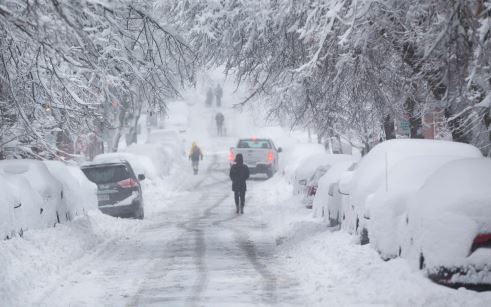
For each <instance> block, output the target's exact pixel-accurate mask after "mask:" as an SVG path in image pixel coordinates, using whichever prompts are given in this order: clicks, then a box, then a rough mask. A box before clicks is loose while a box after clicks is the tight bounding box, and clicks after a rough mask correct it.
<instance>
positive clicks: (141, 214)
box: [138, 207, 145, 220]
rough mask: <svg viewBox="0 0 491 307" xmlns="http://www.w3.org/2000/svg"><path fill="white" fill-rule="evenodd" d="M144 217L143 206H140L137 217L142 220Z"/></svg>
mask: <svg viewBox="0 0 491 307" xmlns="http://www.w3.org/2000/svg"><path fill="white" fill-rule="evenodd" d="M144 218H145V212H144V210H143V207H141V208H140V214H139V215H138V219H140V220H143V219H144Z"/></svg>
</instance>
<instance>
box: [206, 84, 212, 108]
mask: <svg viewBox="0 0 491 307" xmlns="http://www.w3.org/2000/svg"><path fill="white" fill-rule="evenodd" d="M212 104H213V89H212V88H211V87H209V88H208V92H206V100H205V105H206V106H207V107H211V105H212Z"/></svg>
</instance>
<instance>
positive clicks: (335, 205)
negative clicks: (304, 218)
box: [313, 159, 355, 219]
mask: <svg viewBox="0 0 491 307" xmlns="http://www.w3.org/2000/svg"><path fill="white" fill-rule="evenodd" d="M354 163H355V162H354V159H353V160H347V161H342V162H339V163H335V164H333V165H332V166H331V167H330V168H329V170H328V171H327V172H326V174H324V176H322V177H321V178H320V179H319V183H318V187H317V192H316V194H315V197H314V203H313V211H314V217H323V216H324V217H327V219H329V215H331V216H333V217H335V216H338V213H339V210H340V208H341V203H340V200H339V199H336V200H334V199H333V201H331V198H332V197H333V196H335V195H334V193H336V195H337V194H339V193H338V191H337V190H338V189H337V185H336V188H335V189H334V188H333V187H331V185H332V184H335V183H337V182H338V181H339V180H340V179H341V175H342V174H343V173H344V172H345V171H346V170H348V169H349V168H350V167H352V166H353V164H354ZM333 189H334V190H333ZM331 194H332V195H331ZM331 202H332V203H331ZM328 212H329V215H328Z"/></svg>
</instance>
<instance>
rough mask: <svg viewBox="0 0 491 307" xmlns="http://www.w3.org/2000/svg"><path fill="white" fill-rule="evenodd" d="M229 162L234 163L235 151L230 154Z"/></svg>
mask: <svg viewBox="0 0 491 307" xmlns="http://www.w3.org/2000/svg"><path fill="white" fill-rule="evenodd" d="M228 160H229V161H230V162H234V152H233V151H230V152H229V154H228Z"/></svg>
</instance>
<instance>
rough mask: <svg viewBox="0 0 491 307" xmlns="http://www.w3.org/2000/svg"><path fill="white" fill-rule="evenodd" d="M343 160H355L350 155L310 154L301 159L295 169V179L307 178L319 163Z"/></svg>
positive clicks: (332, 162)
mask: <svg viewBox="0 0 491 307" xmlns="http://www.w3.org/2000/svg"><path fill="white" fill-rule="evenodd" d="M343 161H355V158H354V157H353V156H351V155H342V154H341V155H338V154H336V155H333V154H328V153H321V154H314V155H310V156H308V157H306V158H304V159H303V160H302V162H300V164H299V165H298V167H297V168H296V170H295V178H296V179H297V180H301V179H307V178H308V177H310V176H312V174H313V173H314V172H315V170H316V169H317V167H319V166H321V165H332V164H335V163H339V162H343Z"/></svg>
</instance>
